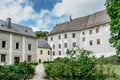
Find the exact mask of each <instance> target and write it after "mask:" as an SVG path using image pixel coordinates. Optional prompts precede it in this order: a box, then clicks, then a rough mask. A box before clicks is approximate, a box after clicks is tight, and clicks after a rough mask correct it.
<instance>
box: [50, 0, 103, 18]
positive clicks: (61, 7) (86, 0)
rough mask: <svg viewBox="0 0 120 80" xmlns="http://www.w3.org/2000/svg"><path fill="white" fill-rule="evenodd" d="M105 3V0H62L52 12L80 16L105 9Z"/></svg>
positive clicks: (60, 14)
mask: <svg viewBox="0 0 120 80" xmlns="http://www.w3.org/2000/svg"><path fill="white" fill-rule="evenodd" d="M104 3H105V0H71V1H70V0H62V3H57V4H56V5H55V7H54V9H53V11H52V12H53V14H54V15H56V16H58V17H60V16H62V15H65V14H67V15H72V16H73V17H79V16H84V15H88V14H90V13H93V12H95V11H99V10H102V9H104Z"/></svg>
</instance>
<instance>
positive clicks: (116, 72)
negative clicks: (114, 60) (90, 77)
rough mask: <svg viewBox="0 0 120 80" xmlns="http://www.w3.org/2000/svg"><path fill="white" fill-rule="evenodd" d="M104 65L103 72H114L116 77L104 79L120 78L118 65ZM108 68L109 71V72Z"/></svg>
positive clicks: (119, 79) (115, 79) (116, 79)
mask: <svg viewBox="0 0 120 80" xmlns="http://www.w3.org/2000/svg"><path fill="white" fill-rule="evenodd" d="M103 67H104V69H105V70H104V73H105V74H113V73H114V74H115V76H116V77H117V78H107V79H106V80H120V65H112V64H106V65H104V66H103ZM109 69H110V71H111V72H109Z"/></svg>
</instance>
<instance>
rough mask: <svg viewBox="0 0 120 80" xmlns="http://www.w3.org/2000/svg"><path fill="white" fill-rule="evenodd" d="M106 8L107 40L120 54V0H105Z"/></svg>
mask: <svg viewBox="0 0 120 80" xmlns="http://www.w3.org/2000/svg"><path fill="white" fill-rule="evenodd" d="M105 6H106V10H107V13H108V14H109V16H110V19H111V21H110V31H111V34H110V35H111V37H110V39H109V42H110V43H111V44H112V45H113V47H115V49H116V52H117V54H118V55H119V54H120V0H106V4H105Z"/></svg>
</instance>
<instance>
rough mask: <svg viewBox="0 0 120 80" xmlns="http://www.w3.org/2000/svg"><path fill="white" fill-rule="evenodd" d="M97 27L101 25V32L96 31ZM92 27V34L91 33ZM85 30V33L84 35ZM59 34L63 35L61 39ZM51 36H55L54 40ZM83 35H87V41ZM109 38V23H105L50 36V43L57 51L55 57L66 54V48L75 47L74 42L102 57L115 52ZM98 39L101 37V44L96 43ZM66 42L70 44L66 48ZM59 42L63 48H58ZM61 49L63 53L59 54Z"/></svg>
mask: <svg viewBox="0 0 120 80" xmlns="http://www.w3.org/2000/svg"><path fill="white" fill-rule="evenodd" d="M97 27H99V33H96V28H97ZM90 29H92V34H89V30H90ZM83 31H84V32H85V35H82V32H83ZM73 33H75V34H76V37H75V38H72V34H73ZM64 34H67V39H65V38H64ZM59 35H61V39H60V40H59V39H58V36H59ZM51 37H53V41H51ZM83 37H85V42H83V41H82V38H83ZM109 38H110V30H109V24H104V25H100V26H95V27H93V28H89V29H85V30H81V31H71V32H65V33H59V34H55V35H51V36H48V43H49V44H50V46H51V48H52V52H53V51H55V56H53V57H56V56H57V57H60V56H66V50H67V49H72V48H73V47H72V43H73V42H76V45H77V46H79V47H80V48H83V49H86V50H90V51H93V54H94V55H95V56H96V57H100V56H101V55H104V56H110V55H113V54H115V49H114V48H112V47H111V46H110V43H109ZM97 39H100V44H99V45H97V43H96V40H97ZM90 40H93V45H92V46H90V44H89V41H90ZM64 43H67V44H68V47H67V48H64ZM59 44H61V49H59V48H58V45H59ZM53 45H55V49H53ZM59 51H61V54H62V55H59Z"/></svg>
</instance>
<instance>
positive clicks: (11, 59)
mask: <svg viewBox="0 0 120 80" xmlns="http://www.w3.org/2000/svg"><path fill="white" fill-rule="evenodd" d="M3 41H5V44H4V45H5V47H4V46H3ZM17 45H18V48H16V46H17ZM28 45H31V49H30V50H29V49H28ZM3 55H4V57H3ZM28 57H29V60H28ZM36 58H37V39H36V38H35V37H29V36H25V35H20V34H14V33H9V32H5V31H0V65H3V64H12V63H17V62H18V63H19V62H23V61H28V62H37V59H36Z"/></svg>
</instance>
